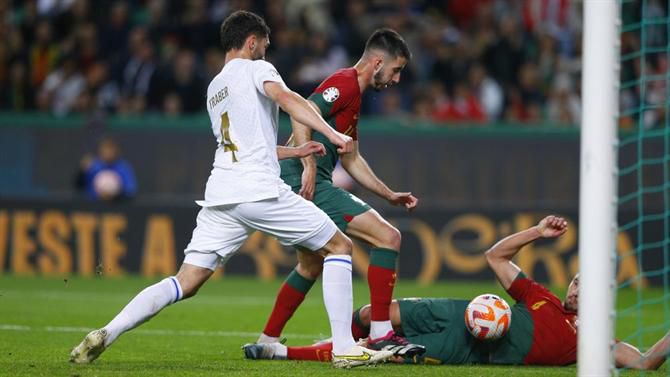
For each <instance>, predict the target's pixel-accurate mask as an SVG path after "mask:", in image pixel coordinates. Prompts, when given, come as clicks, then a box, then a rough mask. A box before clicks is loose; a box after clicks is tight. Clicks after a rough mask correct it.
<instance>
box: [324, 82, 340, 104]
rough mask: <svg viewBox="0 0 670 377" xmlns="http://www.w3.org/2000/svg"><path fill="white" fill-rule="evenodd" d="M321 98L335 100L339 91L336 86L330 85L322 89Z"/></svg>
mask: <svg viewBox="0 0 670 377" xmlns="http://www.w3.org/2000/svg"><path fill="white" fill-rule="evenodd" d="M322 95H323V99H324V100H325V101H326V102H335V101H336V100H337V99H338V98H340V91H339V90H337V88H336V87H334V86H331V87H330V88H328V89H326V90H324V91H323V94H322Z"/></svg>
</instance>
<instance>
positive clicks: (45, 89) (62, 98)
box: [37, 55, 86, 116]
mask: <svg viewBox="0 0 670 377" xmlns="http://www.w3.org/2000/svg"><path fill="white" fill-rule="evenodd" d="M58 67H59V68H58V69H57V70H55V71H53V72H51V73H50V74H49V76H47V78H46V80H45V81H44V84H43V85H42V88H41V89H40V92H39V95H38V98H37V102H38V105H39V108H40V109H42V110H49V111H51V112H52V113H53V114H55V115H59V116H62V115H66V114H67V113H69V112H70V111H71V110H72V109H73V108H74V107H75V104H76V102H77V99H78V98H79V95H80V94H81V93H82V92H83V91H84V90H85V89H86V80H85V79H84V77H83V75H82V74H81V72H80V71H79V69H78V66H77V61H76V59H75V58H74V56H72V55H66V56H63V57H62V58H61V61H60V64H59V65H58Z"/></svg>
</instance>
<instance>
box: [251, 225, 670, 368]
mask: <svg viewBox="0 0 670 377" xmlns="http://www.w3.org/2000/svg"><path fill="white" fill-rule="evenodd" d="M566 230H567V221H565V220H564V219H563V218H561V217H557V216H548V217H546V218H544V219H543V220H542V221H540V222H539V223H538V224H537V225H536V226H534V227H531V228H529V229H526V230H524V231H521V232H518V233H515V234H513V235H511V236H509V237H507V238H505V239H503V240H501V241H500V242H498V243H496V244H495V245H494V246H493V247H491V249H489V250H488V251H487V252H486V259H487V262H488V264H489V266H490V267H491V269H492V270H493V271H494V272H495V275H496V277H497V278H498V281H500V284H501V285H502V286H503V288H505V290H506V291H507V292H508V293H509V294H510V296H512V298H514V300H516V304H515V305H514V306H512V308H511V309H512V322H511V325H510V328H509V330H508V333H507V334H506V335H505V336H504V337H502V338H501V339H498V340H496V341H492V342H490V341H489V342H485V341H479V340H477V339H476V338H475V337H473V336H471V335H470V334H469V333H468V331H467V329H466V328H465V324H464V320H463V317H464V315H463V313H464V311H465V308H466V306H467V305H468V301H467V300H455V299H446V298H444V299H403V300H397V301H393V303H392V305H391V306H390V313H389V314H390V318H391V321H392V323H393V325H394V327H395V328H396V330H397V331H399V332H402V333H403V334H404V335H405V336H406V337H407V339H408V340H409V341H411V342H416V343H420V344H423V345H425V346H426V353H425V355H423V356H418V357H417V356H415V357H403V356H404V355H402V354H398V356H399V357H397V358H396V361H398V362H404V363H426V364H519V365H554V366H560V365H569V364H574V363H575V362H576V361H577V328H578V321H577V318H578V317H577V303H578V298H579V296H578V293H579V274H577V275H576V276H575V277H574V278H573V279H572V281H571V282H570V285H569V286H568V291H567V294H566V297H565V300H563V301H562V302H561V300H560V299H559V298H558V297H557V296H556V295H554V294H553V293H551V291H549V290H548V289H547V288H545V287H543V286H542V285H540V284H538V283H536V282H534V281H533V280H531V279H529V278H527V277H526V275H525V274H524V273H523V272H522V271H521V269H520V268H519V266H517V265H516V264H515V263H514V262H512V258H514V256H515V255H516V254H517V253H518V252H519V251H520V250H521V248H522V247H524V246H525V245H527V244H529V243H531V242H533V241H535V240H537V239H541V238H555V237H559V236H561V235H562V234H564V233H565V232H566ZM369 323H370V308H369V306H365V307H363V308H361V309H359V310H357V311H356V312H354V321H353V324H352V332H353V334H354V337H361V335H364V334H365V332H366V331H367V330H368V328H369V327H368V326H369ZM329 347H330V344H329V343H321V344H315V345H312V346H306V347H286V346H284V345H281V344H278V343H277V344H272V345H270V344H256V345H253V346H249V347H247V348H245V350H244V351H245V355H246V357H247V358H250V359H289V360H320V361H327V360H330V353H329V352H330V348H329ZM669 352H670V332H668V333H666V334H665V336H663V337H662V338H661V339H660V340H659V341H658V342H657V343H656V344H655V345H654V346H652V347H651V348H650V349H649V350H647V352H644V353H642V352H640V350H638V349H637V348H635V347H634V346H632V345H630V344H628V343H625V342H618V343H617V344H616V346H615V348H614V359H615V362H616V365H617V367H626V368H633V369H647V370H653V369H658V368H659V367H660V366H661V365H662V364H663V363H664V362H665V359H666V355H668V353H669Z"/></svg>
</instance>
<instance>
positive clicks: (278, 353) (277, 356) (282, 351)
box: [272, 343, 288, 360]
mask: <svg viewBox="0 0 670 377" xmlns="http://www.w3.org/2000/svg"><path fill="white" fill-rule="evenodd" d="M272 347H274V349H275V353H274V355H272V359H273V360H286V359H288V347H286V346H285V345H283V344H280V343H274V344H273V345H272Z"/></svg>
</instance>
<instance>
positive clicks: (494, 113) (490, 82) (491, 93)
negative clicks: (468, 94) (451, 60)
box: [468, 63, 504, 121]
mask: <svg viewBox="0 0 670 377" xmlns="http://www.w3.org/2000/svg"><path fill="white" fill-rule="evenodd" d="M468 80H469V84H470V87H471V88H472V91H473V94H474V96H475V97H476V98H477V100H478V101H479V103H481V105H482V107H483V109H484V112H485V113H486V119H487V120H489V121H496V120H498V119H499V117H500V115H501V113H502V108H503V101H504V97H503V91H502V88H501V87H500V85H498V83H497V82H496V81H495V80H494V79H493V78H491V77H490V76H488V74H487V72H486V68H484V66H483V65H482V64H480V63H475V64H473V65H472V66H471V67H470V71H469V72H468Z"/></svg>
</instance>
